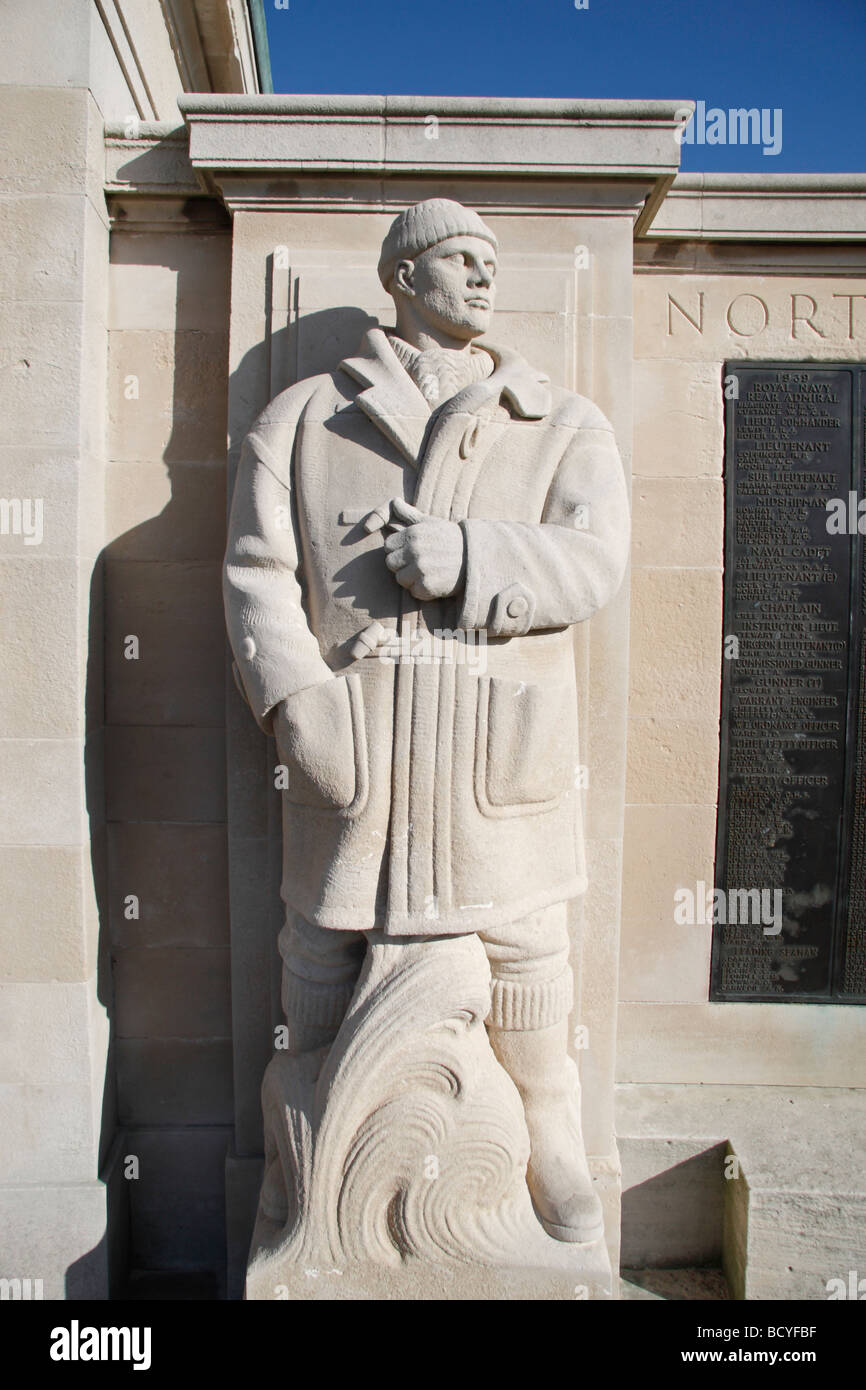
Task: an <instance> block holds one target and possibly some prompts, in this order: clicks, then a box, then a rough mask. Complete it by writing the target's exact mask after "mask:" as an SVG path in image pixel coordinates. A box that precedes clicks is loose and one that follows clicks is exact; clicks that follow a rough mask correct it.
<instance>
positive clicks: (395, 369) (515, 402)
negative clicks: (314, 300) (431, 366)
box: [340, 326, 552, 464]
mask: <svg viewBox="0 0 866 1390" xmlns="http://www.w3.org/2000/svg"><path fill="white" fill-rule="evenodd" d="M478 346H479V347H482V348H484V349H485V350H486V351H487V352H489V353H490V356H491V357H492V358H493V361H494V363H495V367H494V369H493V372H492V373H491V375H490V376H489V377H487V379H486V380H485V381H479V382H474V383H473V384H472V385H471V386H467V387H465V388H464V390H462V391H459V392H458V393H457V395H456V396H452V398H451V400H450V401H445V402H444V404H443V405H441V406H440V407H439V408H438V410H437V412H436V413H437V414H443V415H444V414H448V415H450V414H452V413H457V412H465V413H469V414H473V413H476V412H478V411H480V410H482V409H483V407H484V406H485V405H488V404H490V403H491V402H496V401H499V400H503V401H505V402H507V403H508V405H509V406H510V407H511V409H512V410H513V411H514V412H515V413H516V414H518V415H520V416H522V417H523V418H524V419H527V420H541V419H543V418H544V416H545V415H548V414H549V413H550V409H551V404H552V402H551V395H550V379H549V377H547V376H545V375H544V373H542V372H537V371H535V370H534V369H533V368H532V367H530V366H529V363H528V362H526V361H525V360H524V359H523V358H522V357H521V356H520V354H519V353H517V352H513V351H512V350H511V348H500V347H496V346H494V345H493V344H492V343H479V344H478ZM340 368H341V370H342V371H344V372H347V373H348V374H349V376H351V377H353V378H354V379H355V380H356V381H358V382H360V384H361V385H362V386H363V387H364V388H365V389H364V390H363V391H361V392H360V393H359V394H358V396H357V397H356V399H357V402H358V405H359V406H360V407H361V409H362V410H363V411H364V413H365V414H366V415H368V416H369V417H370V419H371V420H372V421H373V423H374V424H376V425H378V427H379V429H380V430H381V431H382V433H383V434H384V435H385V436H386V437H387V438H388V439H390V440H391V442H392V444H394V445H396V447H397V448H398V449H399V450H400V452H401V453H402V454H403V455H404V456H405V457H406V458H407V459H408V460H409V462H410V463H413V464H417V462H418V457H419V455H420V453H421V450H422V446H423V443H424V437H425V434H426V431H427V428H428V425H429V424H430V416H431V410H430V406H429V405H428V403H427V401H426V400H425V399H424V397H423V395H422V394H421V392H420V391H419V389H418V387H417V386H416V385H415V383H414V381H413V380H412V378H411V377H410V375H409V373H408V372H407V371H406V369H405V368H404V367H403V365H402V364H401V362H400V361H399V359H398V357H397V355H396V353H395V352H394V350H393V348H392V347H391V344H390V343H389V341H388V335H387V334H386V333H385V331H384V329H382V328H380V327H378V326H377V327H375V328H370V329H368V331H367V332H366V333H365V335H364V338H363V339H362V341H361V346H360V349H359V351H358V353H357V355H356V356H355V357H347V358H345V359H344V361H342V362H341V363H340Z"/></svg>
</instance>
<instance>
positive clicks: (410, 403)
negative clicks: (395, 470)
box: [340, 328, 430, 468]
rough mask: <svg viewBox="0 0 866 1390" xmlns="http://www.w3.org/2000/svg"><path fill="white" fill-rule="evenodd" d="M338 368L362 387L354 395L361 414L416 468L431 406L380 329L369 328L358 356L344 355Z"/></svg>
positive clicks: (428, 421)
mask: <svg viewBox="0 0 866 1390" xmlns="http://www.w3.org/2000/svg"><path fill="white" fill-rule="evenodd" d="M340 367H341V369H342V370H343V371H344V372H347V373H348V374H349V376H351V377H352V378H353V379H354V380H355V381H357V382H359V383H360V385H361V386H363V387H364V388H365V389H364V390H362V391H360V392H359V393H358V395H357V396H356V397H355V399H356V400H357V402H358V405H359V406H360V407H361V409H362V410H363V411H364V414H365V415H367V416H369V418H370V419H371V420H372V421H373V424H374V425H378V427H379V429H380V430H381V431H382V433H383V434H384V435H385V437H386V439H389V440H390V441H391V443H392V444H394V445H395V446H396V448H398V449H399V450H400V453H401V454H402V455H403V457H404V458H405V459H407V460H408V462H409V463H411V464H412V466H413V467H415V468H417V467H418V457H419V455H420V453H421V447H422V445H423V442H424V434H425V431H426V429H427V426H428V424H429V423H430V407H429V405H428V404H427V402H426V400H425V399H424V397H423V395H422V394H421V392H420V391H419V390H418V387H417V386H416V385H415V383H414V381H413V380H412V378H411V377H410V375H409V373H408V372H407V371H406V370H405V368H404V367H403V366H402V364H401V363H400V361H399V360H398V358H397V356H396V354H395V352H394V350H393V348H392V347H391V345H390V343H389V342H388V337H387V334H386V333H385V332H384V331H383V329H381V328H371V329H370V330H369V331H368V332H367V333H366V334H365V336H364V339H363V341H362V343H361V349H360V351H359V353H358V355H357V356H356V357H347V358H346V359H345V361H343V362H341V363H340Z"/></svg>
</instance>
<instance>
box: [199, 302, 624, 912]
mask: <svg viewBox="0 0 866 1390" xmlns="http://www.w3.org/2000/svg"><path fill="white" fill-rule="evenodd" d="M481 346H482V347H484V348H486V350H487V351H488V352H489V353H490V355H491V357H492V358H493V360H494V363H495V368H494V370H493V372H492V374H491V375H490V376H489V377H488V378H487V379H486V380H484V381H480V382H476V383H473V384H472V385H470V386H468V387H466V388H465V389H464V390H462V391H460V392H459V393H458V394H457V395H456V396H454V397H452V399H450V400H448V401H446V402H444V403H443V404H442V405H440V406H439V407H438V408H435V409H432V410H431V407H430V406H429V405H428V403H427V401H426V400H425V398H424V396H423V395H422V394H421V392H420V390H419V389H418V387H417V386H416V385H415V384H414V382H413V380H412V378H411V377H410V375H409V373H408V372H407V371H406V370H405V369H404V367H403V366H402V365H401V363H400V362H399V360H398V358H397V356H396V354H395V353H394V351H393V349H392V347H391V345H390V342H389V340H388V336H387V334H386V333H385V332H384V331H383V330H382V329H381V328H373V329H371V330H370V331H369V332H368V333H367V334H366V336H365V338H364V340H363V342H362V344H361V347H360V350H359V352H358V355H357V356H355V357H351V358H348V359H346V360H345V361H344V362H341V364H340V366H339V367H338V368H337V370H336V371H335V372H333V373H331V374H327V375H322V376H316V377H311V378H309V379H308V380H305V381H300V382H298V383H297V385H295V386H292V387H290V388H289V389H288V390H286V391H283V392H282V393H281V394H280V395H278V396H277V397H275V399H274V400H273V401H272V402H271V404H270V405H269V406H268V407H267V409H266V410H265V411H264V412H263V413H262V414H261V415H260V416H259V418H258V420H257V421H256V423H255V425H254V426H253V428H252V430H251V432H250V434H249V435H248V436H247V438H246V440H245V442H244V446H243V449H242V453H241V460H240V465H239V471H238V476H237V482H236V485H235V492H234V500H233V506H232V512H231V522H230V533H229V538H228V548H227V553H226V561H225V575H224V593H225V605H226V614H227V622H228V630H229V636H230V641H231V645H232V648H233V651H234V654H235V660H236V676H237V678H238V681H239V684H240V686H241V687H242V690H243V693H244V694H245V696H246V699H247V700H248V702H249V704H250V706H251V709H252V711H253V713H254V715H255V717H256V719H257V720H258V722H259V724H260V725H261V727H262V728H263V729H264V730H265V732H271V731H272V720H273V715H274V711H275V708H276V706H277V705H279V704H280V702H283V701H284V702H285V704H284V707H283V708H284V712H285V715H286V719H285V720H281V721H280V730H281V737H280V747H279V749H278V752H279V761H280V763H281V764H282V765H284V766H285V767H286V768H287V770H288V786H287V788H286V789H285V790H284V791H283V793H282V796H283V815H284V874H283V896H284V898H285V900H286V902H287V904H288V905H289V907H290V908H292V909H294V910H296V911H297V912H299V913H301V914H302V915H303V916H304V917H305V918H307V920H308V921H311V922H315V923H318V924H319V925H321V926H322V927H332V928H343V929H354V930H367V929H369V928H372V927H375V926H378V927H384V929H385V931H386V932H388V933H392V934H395V935H401V936H441V935H453V934H456V933H462V932H470V931H484V930H486V929H489V928H492V927H496V926H499V925H502V924H504V923H507V922H509V921H513V920H516V919H517V918H520V917H523V916H525V915H527V914H528V913H531V912H533V911H535V910H537V909H539V908H541V907H544V906H547V905H548V904H551V903H554V902H559V901H562V900H564V899H568V898H570V897H573V896H574V895H576V894H578V893H581V892H583V890H584V888H585V886H586V873H585V866H584V849H583V834H582V825H581V800H580V790H579V786H580V784H581V783H582V779H579V777H578V776H577V769H578V764H579V761H580V754H579V751H578V730H577V706H576V673H575V667H574V654H573V642H572V634H571V632H570V631H569V629H570V627H571V625H572V624H574V623H579V622H584V621H586V619H588V618H589V617H590V616H591V615H592V614H593V613H594V612H595V611H596V610H597V609H598V608H599V607H600V606H601V605H602V604H604V603H606V602H607V601H608V600H609V599H610V598H611V596H612V595H613V594H614V592H615V591H616V589H617V588H618V586H619V584H620V582H621V580H622V576H623V573H624V570H625V565H626V560H627V554H628V543H629V516H628V501H627V493H626V486H625V481H624V477H623V469H622V464H621V461H620V458H619V454H618V452H617V448H616V444H615V442H614V437H613V432H612V430H611V427H610V425H609V424H608V422H607V420H606V419H605V418H604V416H603V415H602V414H601V412H600V411H599V410H598V409H597V408H596V407H595V406H594V405H592V404H591V402H589V401H588V400H585V399H584V398H583V397H581V396H578V395H575V394H574V393H573V392H570V391H565V390H559V389H552V388H551V387H550V384H549V381H548V379H547V377H545V376H543V375H542V374H541V373H539V372H537V371H534V370H533V369H532V368H531V367H530V366H529V365H528V364H527V363H526V362H525V361H524V360H523V358H522V357H520V356H519V355H518V354H516V353H514V352H512V351H510V350H507V349H499V348H497V347H495V346H493V345H491V344H487V343H483V344H481ZM395 497H400V498H404V499H405V500H408V501H410V502H412V503H413V504H414V505H415V506H416V507H417V508H419V509H420V511H422V512H423V513H425V514H428V515H431V516H436V517H441V518H446V519H450V520H453V521H456V522H459V523H460V525H461V527H462V529H463V533H464V536H465V555H466V567H465V585H464V587H463V588H462V589H461V590H460V592H459V593H457V594H456V595H455V596H454V597H452V598H450V599H444V600H436V601H429V602H419V601H418V600H417V599H415V598H413V597H412V596H411V595H410V594H409V593H408V591H406V590H404V589H403V588H402V587H401V586H400V585H399V584H398V583H397V581H396V579H395V577H394V575H393V574H392V573H391V572H390V570H389V569H388V568H387V567H386V565H385V551H384V536H385V534H387V532H386V531H385V530H384V521H385V518H387V517H388V515H389V503H390V501H391V499H393V498H395ZM377 623H378V624H379V625H381V628H385V629H388V630H393V631H395V632H397V633H399V634H400V643H401V645H400V658H399V659H397V660H394V659H392V658H383V651H385V650H386V649H381V650H380V651H377V650H376V649H375V648H374V649H371V650H369V651H367V648H366V647H365V646H364V645H363V643H364V640H365V639H364V638H363V637H362V636H361V635H362V634H367V633H368V630H369V631H370V632H373V633H378V632H379V631H380V628H376V627H375V626H374V625H375V624H377ZM359 637H361V642H360V644H359ZM421 639H423V640H421ZM367 640H368V641H369V642H370V643H371V645H372V643H373V641H374V639H371V638H369V637H368V638H367ZM473 644H474V645H473ZM359 652H360V653H362V654H361V655H359ZM470 658H471V659H470ZM275 761H276V760H275Z"/></svg>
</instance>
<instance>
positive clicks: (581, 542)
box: [458, 412, 630, 637]
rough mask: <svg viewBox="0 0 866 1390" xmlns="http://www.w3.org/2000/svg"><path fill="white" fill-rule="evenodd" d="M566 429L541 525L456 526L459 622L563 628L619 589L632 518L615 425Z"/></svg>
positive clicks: (510, 628) (506, 630)
mask: <svg viewBox="0 0 866 1390" xmlns="http://www.w3.org/2000/svg"><path fill="white" fill-rule="evenodd" d="M594 414H595V416H596V417H597V419H598V420H599V421H604V417H603V416H602V415H601V413H600V412H594ZM564 428H567V427H564ZM571 433H572V435H573V437H572V439H571V441H570V443H569V444H568V446H567V448H566V449H565V451H564V453H563V455H562V458H561V460H560V463H559V466H558V468H557V470H556V474H555V476H554V479H553V482H552V483H551V486H550V490H549V492H548V495H547V499H546V501H545V506H544V513H543V519H542V521H541V522H536V523H531V522H520V521H485V520H483V519H481V518H471V519H469V520H467V521H463V522H461V523H460V524H461V526H462V528H463V532H464V535H465V537H466V581H465V588H464V595H463V604H462V608H461V611H460V616H459V618H458V627H461V628H465V629H473V628H475V629H480V628H484V629H486V630H487V631H488V632H489V633H490V634H491V635H492V636H495V637H517V636H521V635H522V634H523V633H525V632H530V631H531V630H532V629H534V628H551V627H566V626H570V625H571V624H572V623H580V622H583V621H584V620H585V619H586V618H589V617H591V616H592V614H593V613H595V612H596V611H597V610H598V609H599V608H601V607H603V605H604V604H605V603H607V602H608V601H609V600H610V599H611V598H612V597H613V596H614V594H615V593H616V591H617V589H618V588H619V586H620V584H621V582H622V577H623V574H624V573H625V567H626V563H627V561H628V550H629V535H630V522H629V508H628V493H627V490H626V484H625V477H624V475H623V467H622V461H621V459H620V456H619V451H618V450H617V447H616V442H615V440H614V436H613V430H612V429H611V428H610V426H609V425H607V422H606V421H604V423H603V424H598V425H596V424H593V425H592V426H589V427H588V426H583V427H580V428H573V429H572V430H571Z"/></svg>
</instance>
